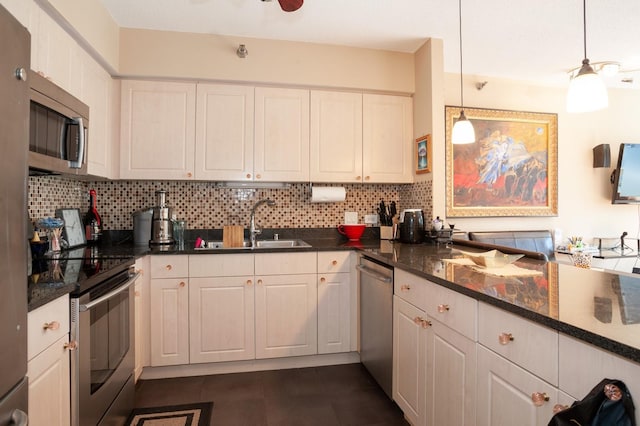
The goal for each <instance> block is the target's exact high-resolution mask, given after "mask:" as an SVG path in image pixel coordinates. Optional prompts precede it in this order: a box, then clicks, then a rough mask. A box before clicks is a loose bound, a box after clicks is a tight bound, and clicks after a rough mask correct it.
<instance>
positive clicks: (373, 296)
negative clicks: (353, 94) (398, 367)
mask: <svg viewBox="0 0 640 426" xmlns="http://www.w3.org/2000/svg"><path fill="white" fill-rule="evenodd" d="M357 269H358V271H359V282H360V360H361V362H362V364H364V366H365V367H366V368H367V370H369V373H371V375H372V376H373V378H374V379H376V381H377V382H378V384H379V385H380V387H381V388H382V389H383V390H384V391H385V393H386V394H387V395H388V396H389V398H392V394H391V390H392V389H391V388H392V371H393V269H392V268H389V267H388V266H386V265H382V264H380V263H377V262H376V261H375V260H373V259H369V258H367V257H364V256H361V257H360V261H359V262H358V266H357Z"/></svg>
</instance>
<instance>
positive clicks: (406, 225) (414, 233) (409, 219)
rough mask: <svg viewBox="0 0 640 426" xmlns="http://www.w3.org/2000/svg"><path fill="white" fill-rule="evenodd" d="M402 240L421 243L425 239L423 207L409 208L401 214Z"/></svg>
mask: <svg viewBox="0 0 640 426" xmlns="http://www.w3.org/2000/svg"><path fill="white" fill-rule="evenodd" d="M400 219H401V221H402V222H401V223H400V242H402V243H408V244H420V243H422V242H423V241H424V214H423V213H422V209H407V210H404V211H403V212H402V215H401V216H400Z"/></svg>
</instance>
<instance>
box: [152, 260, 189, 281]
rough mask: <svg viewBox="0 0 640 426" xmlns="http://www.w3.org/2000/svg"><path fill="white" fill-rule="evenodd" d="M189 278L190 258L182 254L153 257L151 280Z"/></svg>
mask: <svg viewBox="0 0 640 426" xmlns="http://www.w3.org/2000/svg"><path fill="white" fill-rule="evenodd" d="M187 276H189V256H185V255H182V254H176V255H159V256H151V278H179V277H187Z"/></svg>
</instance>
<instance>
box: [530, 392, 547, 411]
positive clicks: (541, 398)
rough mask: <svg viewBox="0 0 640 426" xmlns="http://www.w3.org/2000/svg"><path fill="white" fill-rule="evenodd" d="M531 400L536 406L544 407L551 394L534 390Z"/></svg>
mask: <svg viewBox="0 0 640 426" xmlns="http://www.w3.org/2000/svg"><path fill="white" fill-rule="evenodd" d="M531 401H533V405H535V406H536V407H542V406H543V405H544V403H545V402H548V401H549V395H547V394H546V393H544V392H542V393H541V392H534V393H532V394H531Z"/></svg>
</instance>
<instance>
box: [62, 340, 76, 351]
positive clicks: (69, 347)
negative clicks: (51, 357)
mask: <svg viewBox="0 0 640 426" xmlns="http://www.w3.org/2000/svg"><path fill="white" fill-rule="evenodd" d="M63 347H64V349H65V350H70V351H75V350H76V349H78V342H76V341H75V340H72V341H70V342H67V343H65V344H64V346H63Z"/></svg>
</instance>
